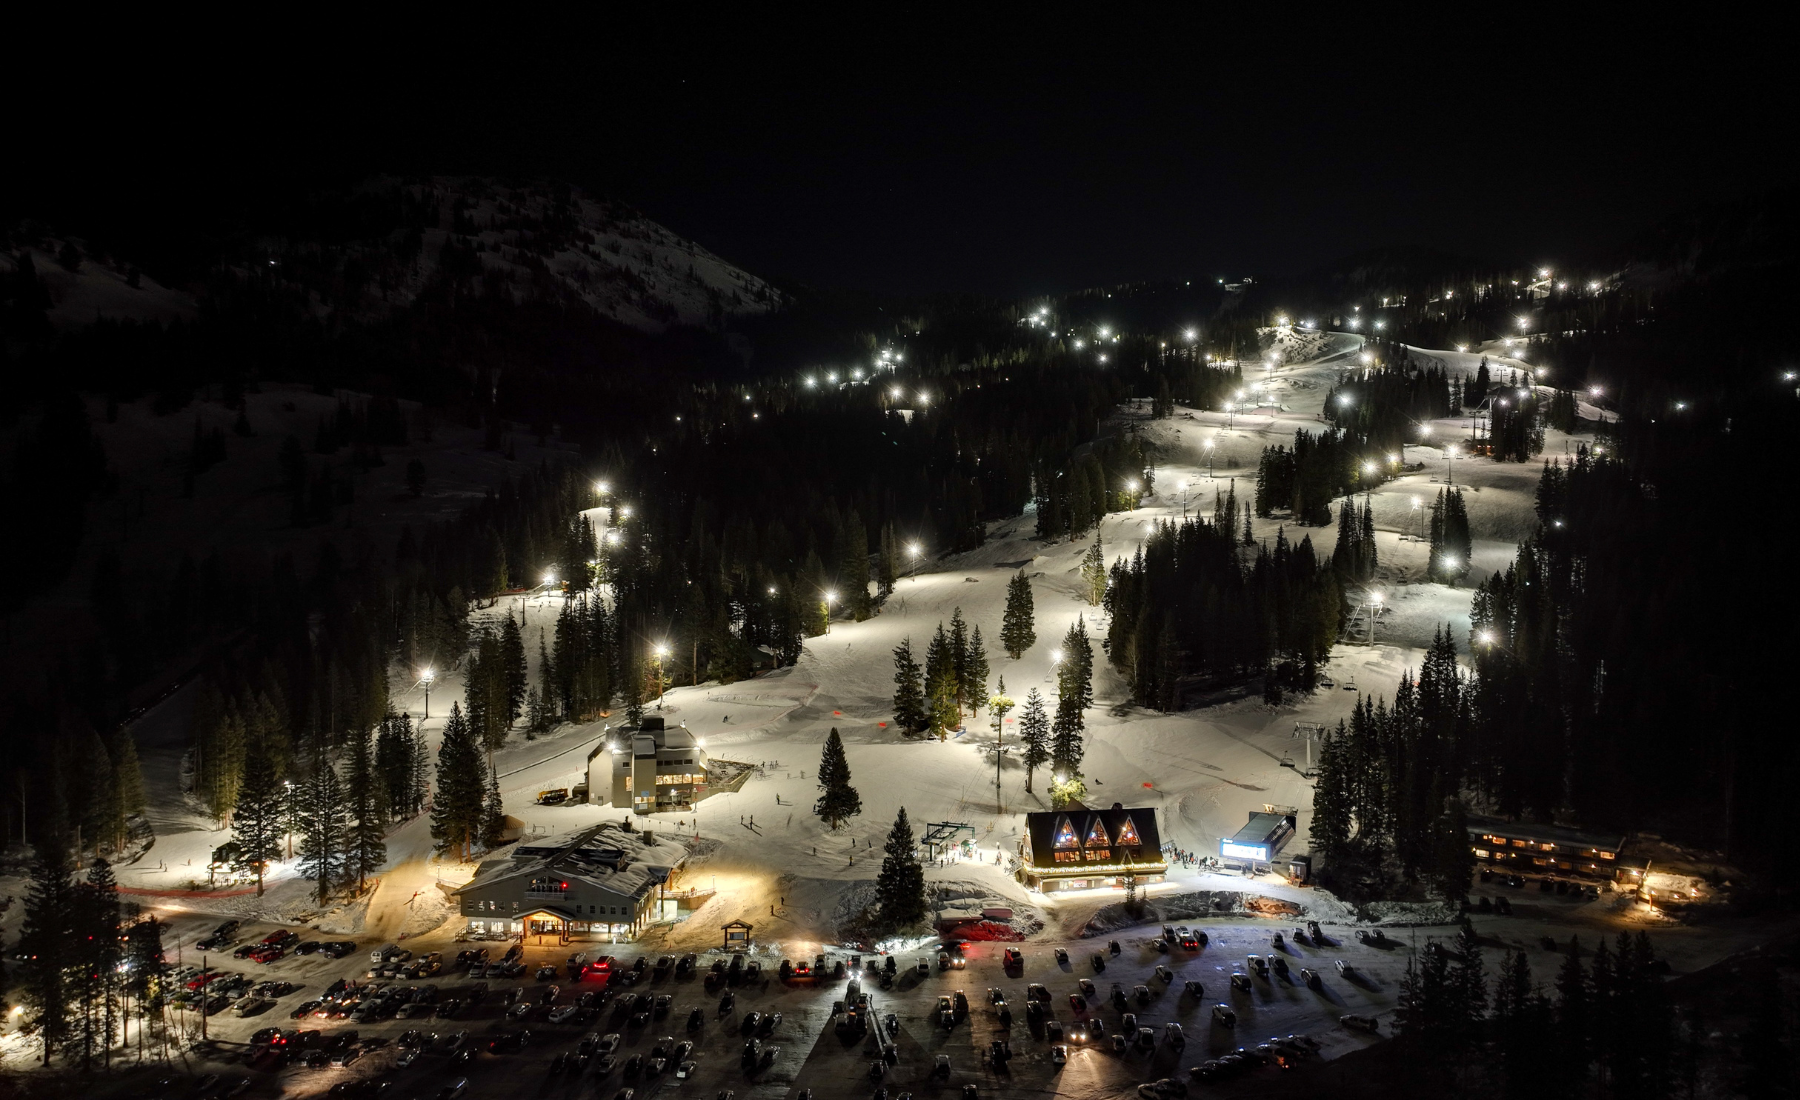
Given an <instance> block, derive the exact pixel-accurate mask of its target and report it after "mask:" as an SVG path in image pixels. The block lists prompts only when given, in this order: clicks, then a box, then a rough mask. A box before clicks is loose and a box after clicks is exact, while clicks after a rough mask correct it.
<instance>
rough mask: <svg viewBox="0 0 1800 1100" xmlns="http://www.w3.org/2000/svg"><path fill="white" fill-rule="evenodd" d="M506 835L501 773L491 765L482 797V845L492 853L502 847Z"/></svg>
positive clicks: (504, 802)
mask: <svg viewBox="0 0 1800 1100" xmlns="http://www.w3.org/2000/svg"><path fill="white" fill-rule="evenodd" d="M505 835H506V801H505V799H503V798H502V797H501V795H500V773H499V772H498V771H496V770H495V769H494V767H493V765H492V764H490V765H488V768H487V785H486V787H484V788H483V791H482V797H481V845H482V847H484V848H487V849H488V850H490V851H491V850H493V849H495V848H498V847H499V846H500V842H501V840H502V839H503V838H504V837H505Z"/></svg>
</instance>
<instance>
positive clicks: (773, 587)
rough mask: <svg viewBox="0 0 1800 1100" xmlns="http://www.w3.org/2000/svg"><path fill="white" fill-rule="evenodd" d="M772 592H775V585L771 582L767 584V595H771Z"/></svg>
mask: <svg viewBox="0 0 1800 1100" xmlns="http://www.w3.org/2000/svg"><path fill="white" fill-rule="evenodd" d="M774 594H775V586H774V585H772V584H771V585H770V586H769V595H771V596H773V595H774Z"/></svg>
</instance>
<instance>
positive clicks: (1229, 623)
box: [1106, 496, 1343, 710]
mask: <svg viewBox="0 0 1800 1100" xmlns="http://www.w3.org/2000/svg"><path fill="white" fill-rule="evenodd" d="M1237 514H1238V505H1237V501H1236V499H1235V498H1234V497H1230V496H1227V497H1224V498H1222V499H1220V500H1219V501H1217V502H1216V504H1215V510H1214V514H1213V518H1212V519H1211V520H1210V521H1208V520H1199V519H1192V520H1188V521H1186V522H1184V523H1181V524H1173V523H1164V524H1161V525H1159V526H1158V527H1157V529H1156V530H1155V531H1153V532H1152V533H1151V534H1150V536H1149V537H1148V539H1146V540H1145V543H1144V546H1143V547H1142V548H1141V549H1140V550H1139V551H1138V552H1137V553H1135V554H1133V555H1132V557H1131V559H1130V560H1129V561H1126V560H1123V559H1121V560H1119V561H1116V562H1114V563H1113V566H1112V569H1111V575H1110V577H1109V580H1108V584H1107V587H1106V608H1107V610H1108V611H1109V612H1111V613H1112V622H1111V625H1110V626H1109V627H1108V629H1107V637H1106V648H1107V655H1108V657H1109V658H1110V659H1111V661H1112V663H1113V667H1114V668H1116V669H1117V670H1118V671H1119V674H1120V675H1121V676H1123V677H1124V679H1125V682H1126V683H1127V684H1128V685H1129V687H1130V692H1131V699H1132V701H1133V702H1134V703H1137V704H1138V705H1140V706H1149V707H1156V708H1158V709H1161V710H1173V709H1175V704H1176V700H1177V688H1178V685H1179V682H1180V680H1181V679H1182V678H1184V677H1188V676H1203V677H1213V678H1227V679H1229V678H1241V677H1243V676H1245V675H1249V674H1254V673H1258V672H1262V673H1265V674H1266V678H1267V680H1268V682H1269V685H1270V686H1269V689H1268V690H1267V692H1266V694H1268V695H1272V696H1273V697H1274V698H1275V699H1277V700H1279V698H1280V697H1281V692H1282V689H1283V688H1292V689H1296V690H1303V691H1310V690H1312V687H1313V685H1314V684H1315V683H1316V682H1317V680H1318V666H1319V664H1320V662H1322V661H1323V660H1324V659H1325V658H1326V656H1327V655H1328V654H1329V653H1330V651H1331V645H1332V643H1333V642H1334V641H1336V639H1337V635H1338V630H1339V629H1340V627H1341V624H1342V621H1343V610H1342V608H1343V582H1342V580H1341V579H1340V578H1339V577H1338V575H1337V574H1336V572H1335V571H1334V569H1333V568H1332V567H1331V566H1329V565H1327V566H1320V565H1319V564H1318V561H1317V559H1316V557H1315V555H1314V553H1313V546H1312V540H1311V538H1310V537H1308V538H1303V539H1301V540H1300V544H1299V545H1298V546H1293V545H1291V544H1289V542H1288V540H1287V536H1286V534H1285V533H1281V532H1277V534H1276V537H1275V545H1274V547H1273V549H1270V548H1268V547H1266V546H1265V547H1259V548H1258V549H1257V550H1256V551H1255V554H1254V556H1253V557H1252V558H1251V559H1250V560H1249V561H1248V563H1246V561H1245V556H1246V553H1247V551H1246V549H1245V547H1244V546H1243V545H1242V540H1241V539H1240V538H1239V536H1238V534H1237V530H1236V522H1235V521H1236V518H1237Z"/></svg>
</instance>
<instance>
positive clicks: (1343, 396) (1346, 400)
mask: <svg viewBox="0 0 1800 1100" xmlns="http://www.w3.org/2000/svg"><path fill="white" fill-rule="evenodd" d="M1337 399H1338V404H1340V405H1348V404H1350V395H1349V394H1347V393H1340V394H1338V398H1337Z"/></svg>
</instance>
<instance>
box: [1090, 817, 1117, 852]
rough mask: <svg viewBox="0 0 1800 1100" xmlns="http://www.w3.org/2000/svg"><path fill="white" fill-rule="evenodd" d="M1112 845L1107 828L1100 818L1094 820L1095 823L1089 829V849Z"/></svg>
mask: <svg viewBox="0 0 1800 1100" xmlns="http://www.w3.org/2000/svg"><path fill="white" fill-rule="evenodd" d="M1111 843H1112V841H1111V840H1109V839H1108V838H1107V835H1106V826H1105V825H1104V824H1103V823H1102V822H1101V821H1100V818H1099V817H1097V816H1096V817H1095V818H1094V823H1093V824H1092V825H1090V826H1089V827H1088V835H1087V844H1088V847H1090V848H1092V847H1095V846H1099V847H1101V848H1104V847H1106V846H1107V845H1108V844H1111Z"/></svg>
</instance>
